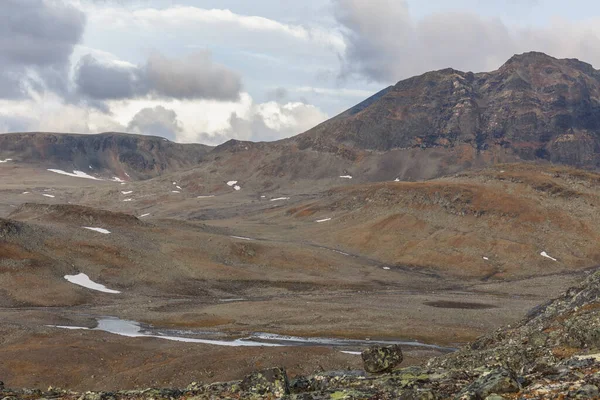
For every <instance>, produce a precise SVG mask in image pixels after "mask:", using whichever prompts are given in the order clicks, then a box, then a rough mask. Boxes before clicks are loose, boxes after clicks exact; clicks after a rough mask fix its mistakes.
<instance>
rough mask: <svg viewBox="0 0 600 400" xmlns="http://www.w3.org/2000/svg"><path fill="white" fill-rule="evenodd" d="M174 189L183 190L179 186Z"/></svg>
mask: <svg viewBox="0 0 600 400" xmlns="http://www.w3.org/2000/svg"><path fill="white" fill-rule="evenodd" d="M175 187H176V188H177V189H179V190H183V189H182V188H181V186H175Z"/></svg>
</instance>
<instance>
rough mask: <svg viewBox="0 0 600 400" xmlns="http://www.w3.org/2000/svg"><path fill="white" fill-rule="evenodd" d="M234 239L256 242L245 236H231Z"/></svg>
mask: <svg viewBox="0 0 600 400" xmlns="http://www.w3.org/2000/svg"><path fill="white" fill-rule="evenodd" d="M231 237H232V238H234V239H241V240H254V239H252V238H248V237H243V236H231Z"/></svg>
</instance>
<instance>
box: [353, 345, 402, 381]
mask: <svg viewBox="0 0 600 400" xmlns="http://www.w3.org/2000/svg"><path fill="white" fill-rule="evenodd" d="M361 356H362V359H363V363H364V367H365V371H367V372H370V373H374V374H377V373H381V372H387V371H391V370H392V369H393V368H394V367H397V366H398V365H400V363H401V362H402V360H403V359H404V357H403V355H402V349H401V348H400V345H397V344H395V345H391V346H371V347H369V348H368V349H367V350H365V351H363V352H362V354H361Z"/></svg>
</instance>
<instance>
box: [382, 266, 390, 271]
mask: <svg viewBox="0 0 600 400" xmlns="http://www.w3.org/2000/svg"><path fill="white" fill-rule="evenodd" d="M383 269H385V270H386V271H389V270H390V269H391V268H390V267H383Z"/></svg>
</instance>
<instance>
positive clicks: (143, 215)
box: [140, 213, 150, 218]
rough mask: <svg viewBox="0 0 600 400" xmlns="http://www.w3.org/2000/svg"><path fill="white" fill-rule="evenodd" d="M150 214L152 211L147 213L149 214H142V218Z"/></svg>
mask: <svg viewBox="0 0 600 400" xmlns="http://www.w3.org/2000/svg"><path fill="white" fill-rule="evenodd" d="M148 215H150V213H147V214H142V215H140V218H144V217H147V216H148Z"/></svg>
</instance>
